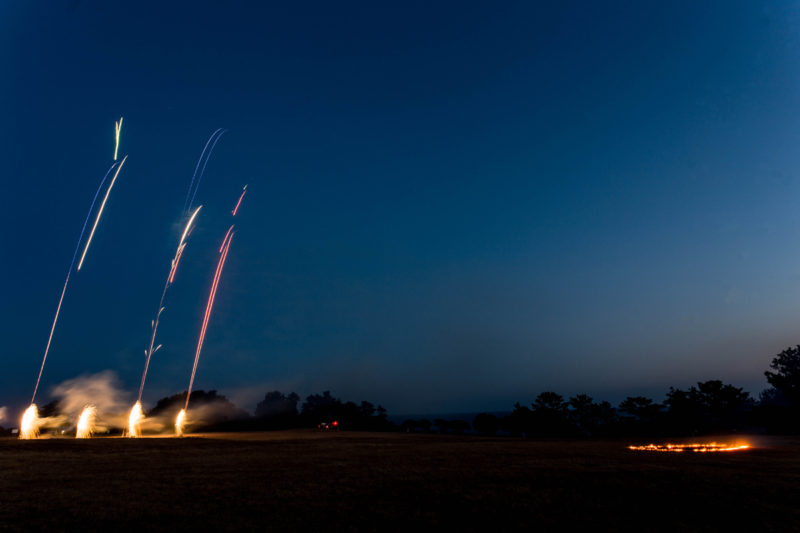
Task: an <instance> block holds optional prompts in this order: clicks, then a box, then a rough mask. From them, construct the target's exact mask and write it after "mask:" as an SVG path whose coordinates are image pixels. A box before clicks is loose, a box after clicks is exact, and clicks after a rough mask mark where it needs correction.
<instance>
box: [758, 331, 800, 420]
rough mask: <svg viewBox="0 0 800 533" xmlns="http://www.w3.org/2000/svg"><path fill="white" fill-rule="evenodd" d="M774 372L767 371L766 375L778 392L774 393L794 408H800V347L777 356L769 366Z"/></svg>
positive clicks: (788, 349) (786, 350)
mask: <svg viewBox="0 0 800 533" xmlns="http://www.w3.org/2000/svg"><path fill="white" fill-rule="evenodd" d="M769 366H770V368H772V370H774V372H771V371H769V370H767V371H766V372H764V375H765V376H766V377H767V381H768V382H769V384H770V385H772V387H773V388H774V389H775V390H776V391H777V392H776V393H772V394H773V396H778V395H779V397H780V399H782V400H785V401H786V402H788V403H789V404H790V405H792V406H794V407H798V406H800V345H798V346H797V347H795V348H787V349H785V350H783V351H782V352H781V353H779V354H778V355H776V356H775V357H774V358H773V359H772V362H771V363H770V364H769Z"/></svg>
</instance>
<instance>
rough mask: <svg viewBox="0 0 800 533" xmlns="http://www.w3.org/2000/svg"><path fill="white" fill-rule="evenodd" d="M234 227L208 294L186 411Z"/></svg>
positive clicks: (224, 247)
mask: <svg viewBox="0 0 800 533" xmlns="http://www.w3.org/2000/svg"><path fill="white" fill-rule="evenodd" d="M232 229H233V226H231V228H230V229H229V230H228V233H226V234H225V239H224V240H223V241H222V245H223V249H221V251H220V253H221V255H220V258H219V262H218V263H217V270H216V272H215V273H214V280H213V282H212V283H211V291H209V294H208V302H207V303H206V312H205V316H204V317H203V326H202V327H201V328H200V337H199V338H198V340H197V349H196V350H195V353H194V365H193V366H192V376H191V378H190V379H189V389H188V390H187V392H186V405H185V406H184V409H185V410H188V409H189V398H191V395H192V386H193V385H194V376H195V374H196V373H197V362H198V361H199V360H200V352H201V351H202V349H203V342H204V341H205V338H206V331H207V329H208V319H209V317H210V316H211V309H212V308H213V307H214V298H215V297H216V294H217V287H218V286H219V279H220V276H221V275H222V268H223V267H224V266H225V260H226V259H227V258H228V251H229V250H230V247H231V242H232V241H233V233H231V230H232Z"/></svg>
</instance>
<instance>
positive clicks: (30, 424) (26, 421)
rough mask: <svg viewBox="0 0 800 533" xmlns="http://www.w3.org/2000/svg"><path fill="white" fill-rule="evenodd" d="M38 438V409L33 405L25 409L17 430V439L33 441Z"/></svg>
mask: <svg viewBox="0 0 800 533" xmlns="http://www.w3.org/2000/svg"><path fill="white" fill-rule="evenodd" d="M38 436H39V409H38V408H37V407H36V404H35V403H32V404H31V406H30V407H28V408H27V409H25V413H24V414H23V415H22V423H21V424H20V428H19V438H21V439H35V438H37V437H38Z"/></svg>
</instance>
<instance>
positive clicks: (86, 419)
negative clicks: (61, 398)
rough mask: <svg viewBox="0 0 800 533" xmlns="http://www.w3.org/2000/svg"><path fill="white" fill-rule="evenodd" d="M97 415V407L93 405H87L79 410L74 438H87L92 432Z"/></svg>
mask: <svg viewBox="0 0 800 533" xmlns="http://www.w3.org/2000/svg"><path fill="white" fill-rule="evenodd" d="M96 417H97V408H96V407H95V406H94V405H87V406H86V407H84V408H83V411H81V416H80V417H79V418H78V429H77V431H76V432H75V438H76V439H88V438H90V437H91V436H92V434H93V433H94V421H95V419H96Z"/></svg>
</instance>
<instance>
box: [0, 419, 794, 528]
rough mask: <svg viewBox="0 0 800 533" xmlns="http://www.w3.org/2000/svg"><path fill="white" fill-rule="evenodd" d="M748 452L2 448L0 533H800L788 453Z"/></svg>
mask: <svg viewBox="0 0 800 533" xmlns="http://www.w3.org/2000/svg"><path fill="white" fill-rule="evenodd" d="M752 442H753V444H756V447H755V448H753V449H750V450H747V451H745V452H735V453H719V454H697V453H681V454H668V453H647V452H634V451H630V450H628V449H626V445H627V444H628V442H627V441H626V442H622V441H603V442H583V441H581V442H578V441H570V442H556V441H536V440H519V439H510V438H497V439H490V438H479V437H448V436H436V435H413V434H411V435H408V434H372V433H347V432H342V433H318V432H310V431H308V432H306V431H291V432H289V431H287V432H270V433H255V434H220V435H203V436H192V437H188V438H183V439H167V438H144V439H135V440H133V439H120V438H99V439H91V440H86V441H79V440H74V439H41V440H38V441H19V440H16V439H0V487H2V489H0V490H1V492H0V529H10V530H41V529H47V530H72V529H76V528H83V529H87V530H97V529H107V530H109V531H120V530H123V531H125V530H131V529H139V530H141V531H143V532H145V533H149V532H150V531H153V530H158V531H161V530H171V531H177V530H185V529H201V530H242V529H258V530H281V531H294V530H310V531H320V530H354V531H365V530H366V531H397V530H409V529H411V528H420V527H421V526H435V527H436V529H438V530H447V531H449V530H461V531H501V530H502V531H507V530H527V531H533V530H556V529H564V528H567V527H575V526H579V527H584V528H591V529H592V530H632V529H637V530H670V529H671V530H681V531H685V530H722V529H725V530H729V531H734V530H736V531H751V532H755V531H764V530H782V531H785V530H798V529H800V441H798V440H797V439H769V440H767V439H766V438H760V440H759V439H754V440H753V441H752ZM411 530H412V531H413V529H411Z"/></svg>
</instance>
